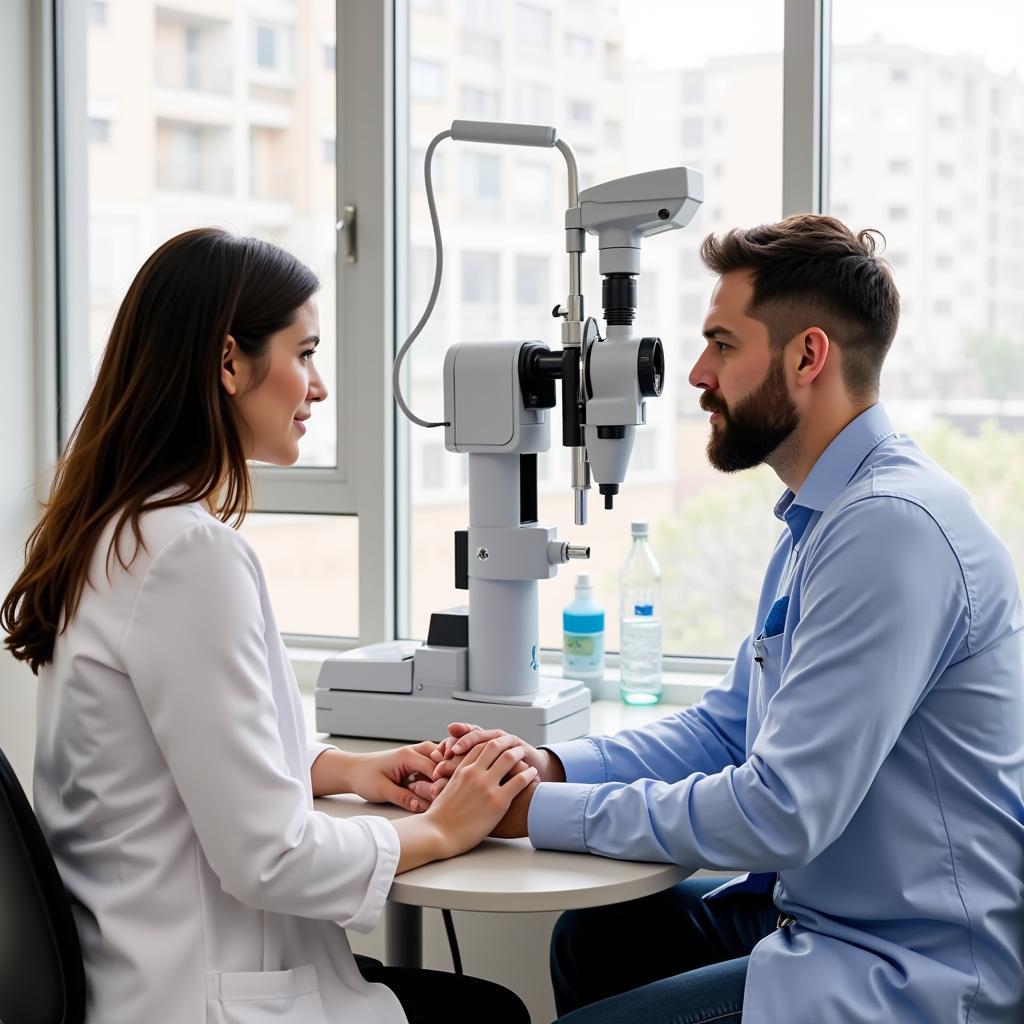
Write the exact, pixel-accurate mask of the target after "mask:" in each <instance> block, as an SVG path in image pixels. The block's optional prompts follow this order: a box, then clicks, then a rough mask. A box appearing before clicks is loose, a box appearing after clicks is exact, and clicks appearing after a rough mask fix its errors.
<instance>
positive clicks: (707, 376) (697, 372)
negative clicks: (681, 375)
mask: <svg viewBox="0 0 1024 1024" xmlns="http://www.w3.org/2000/svg"><path fill="white" fill-rule="evenodd" d="M688 379H689V381H690V386H691V387H695V388H701V389H702V390H712V389H714V388H716V387H717V386H718V378H717V377H716V376H715V375H714V374H713V373H712V372H711V369H710V368H709V367H708V366H707V365H706V364H705V362H704V353H701V355H700V356H698V357H697V362H695V363H694V364H693V368H692V369H691V370H690V376H689V378H688Z"/></svg>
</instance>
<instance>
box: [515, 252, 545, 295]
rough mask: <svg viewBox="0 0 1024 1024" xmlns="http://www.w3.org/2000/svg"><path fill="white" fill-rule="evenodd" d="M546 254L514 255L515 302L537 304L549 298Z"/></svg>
mask: <svg viewBox="0 0 1024 1024" xmlns="http://www.w3.org/2000/svg"><path fill="white" fill-rule="evenodd" d="M548 274H549V270H548V259H547V257H546V256H517V257H516V302H517V303H518V304H519V305H520V306H538V305H543V304H545V303H546V302H547V301H548V299H550V297H551V296H550V293H549V289H550V285H549V282H548Z"/></svg>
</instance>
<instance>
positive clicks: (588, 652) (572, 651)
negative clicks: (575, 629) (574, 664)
mask: <svg viewBox="0 0 1024 1024" xmlns="http://www.w3.org/2000/svg"><path fill="white" fill-rule="evenodd" d="M594 639H595V638H594V637H592V636H567V637H566V638H565V653H566V655H567V656H568V657H570V658H592V657H593V656H594V648H595V647H596V646H597V645H596V644H595V643H594Z"/></svg>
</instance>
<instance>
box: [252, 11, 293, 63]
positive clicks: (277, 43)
mask: <svg viewBox="0 0 1024 1024" xmlns="http://www.w3.org/2000/svg"><path fill="white" fill-rule="evenodd" d="M252 59H253V63H254V64H255V66H256V67H257V68H259V69H260V70H261V71H271V72H273V73H275V74H278V75H287V74H290V73H291V70H292V57H291V29H289V28H287V27H286V26H284V25H268V24H265V23H260V22H256V23H255V24H254V25H253V35H252Z"/></svg>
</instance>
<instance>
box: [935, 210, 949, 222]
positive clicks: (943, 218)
mask: <svg viewBox="0 0 1024 1024" xmlns="http://www.w3.org/2000/svg"><path fill="white" fill-rule="evenodd" d="M935 223H936V224H952V223H953V211H952V210H951V209H950V208H949V207H948V206H940V207H938V208H937V209H936V211H935Z"/></svg>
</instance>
